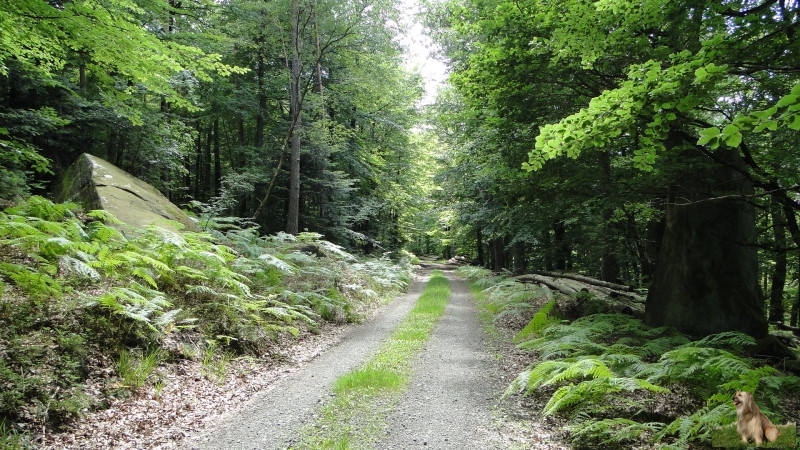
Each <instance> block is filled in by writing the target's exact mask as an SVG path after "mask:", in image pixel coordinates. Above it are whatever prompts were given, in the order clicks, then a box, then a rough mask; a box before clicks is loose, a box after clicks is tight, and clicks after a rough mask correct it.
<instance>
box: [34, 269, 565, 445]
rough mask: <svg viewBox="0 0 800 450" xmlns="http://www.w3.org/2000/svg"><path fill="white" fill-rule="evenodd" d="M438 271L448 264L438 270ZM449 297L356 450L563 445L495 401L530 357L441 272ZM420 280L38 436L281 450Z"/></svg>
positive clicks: (531, 418)
mask: <svg viewBox="0 0 800 450" xmlns="http://www.w3.org/2000/svg"><path fill="white" fill-rule="evenodd" d="M438 268H443V269H449V267H448V266H440V267H438ZM445 274H446V276H447V278H448V279H449V280H450V282H451V298H450V302H449V303H448V305H447V308H446V310H445V314H444V316H443V317H442V318H441V319H440V321H439V323H438V324H437V326H436V328H435V329H434V331H433V334H432V335H431V337H430V340H429V341H428V342H427V344H426V345H425V347H424V349H423V350H422V352H421V353H420V354H419V355H418V357H417V359H416V361H415V363H414V366H413V367H414V372H413V376H412V378H411V381H410V383H409V384H408V387H407V390H406V391H405V394H404V396H403V398H402V400H401V401H400V403H399V404H398V405H397V406H396V407H395V408H394V409H393V410H392V411H391V412H390V413H389V416H388V420H387V424H386V428H385V434H384V436H383V438H382V440H381V442H378V443H351V444H356V445H357V446H358V448H380V449H406V448H434V449H451V448H452V449H478V448H480V449H490V448H494V449H513V448H526V449H562V448H568V446H567V445H565V444H563V443H562V442H563V441H562V436H561V433H560V432H559V431H558V429H559V426H558V424H557V423H555V422H552V421H547V420H546V419H542V418H539V417H537V414H535V410H532V409H530V407H529V405H525V404H523V403H522V402H524V399H522V398H520V397H516V396H515V397H513V398H511V399H509V400H505V401H501V400H500V396H501V394H502V392H503V390H504V389H505V387H506V386H507V385H508V382H509V381H510V380H511V379H513V378H514V377H515V376H516V375H517V374H518V373H519V372H520V371H521V370H522V369H523V368H524V367H525V365H526V364H527V363H528V362H529V361H528V360H527V358H526V357H525V356H524V355H522V354H520V353H519V352H518V351H516V349H515V347H514V345H513V344H511V339H510V336H508V335H505V333H503V332H502V331H500V330H497V329H496V328H495V329H492V328H491V327H487V326H486V325H487V324H485V323H484V324H482V323H481V321H480V320H479V313H478V307H477V306H476V303H475V300H474V299H473V297H472V295H471V294H470V291H469V288H468V286H467V284H466V282H464V281H463V280H461V279H460V278H459V277H458V276H456V275H455V274H454V273H453V272H452V271H450V270H446V272H445ZM429 275H430V267H429V268H426V269H422V270H420V271H418V273H417V275H416V277H415V280H414V282H413V283H412V285H411V287H410V290H409V292H408V293H407V294H404V295H401V296H400V297H398V298H397V299H396V300H395V301H393V302H391V303H390V304H388V305H386V306H384V307H381V308H380V309H378V310H376V311H373V312H372V313H371V314H370V317H369V318H368V319H367V320H365V321H364V322H362V323H361V324H351V325H345V326H339V327H333V326H331V327H329V328H327V329H323V330H322V332H321V333H320V334H318V335H309V336H307V337H306V338H304V339H302V340H299V341H295V342H293V343H292V344H291V345H287V346H285V347H284V348H283V349H282V350H281V351H280V353H276V354H275V355H272V357H271V358H270V362H268V363H267V362H265V361H256V360H252V359H249V360H247V359H244V360H233V361H231V362H230V363H229V366H228V367H227V368H226V369H227V373H228V376H227V378H226V379H225V381H224V382H222V383H214V382H213V381H210V380H209V379H208V378H209V377H207V376H204V375H203V374H202V373H201V368H199V367H197V365H189V364H188V363H187V365H185V366H181V365H177V366H175V367H173V368H172V370H171V371H170V373H165V374H162V377H163V378H164V379H165V380H166V382H165V383H162V384H161V385H160V386H158V387H157V388H155V387H154V388H152V389H150V390H149V391H148V392H142V393H140V394H139V395H138V396H136V397H135V398H128V399H122V400H119V401H118V402H117V403H115V404H112V405H110V407H109V408H108V409H106V410H103V411H100V412H97V413H93V414H91V415H90V416H88V417H87V418H86V420H84V421H82V422H81V423H80V424H78V425H76V427H75V428H74V429H73V430H71V431H70V432H68V433H59V434H50V435H48V437H47V439H46V442H45V444H46V445H45V448H59V449H69V448H73V449H77V448H80V449H100V448H110V447H113V448H118V449H122V448H136V449H145V448H147V449H154V448H159V449H171V448H183V449H201V448H203V449H205V448H208V449H212V448H213V449H244V448H252V449H270V448H275V449H277V448H291V447H292V444H293V443H294V442H296V439H297V430H298V429H300V428H302V427H304V426H307V425H309V424H311V423H313V422H314V421H315V420H316V417H317V416H318V412H319V410H320V407H321V406H322V405H323V404H325V403H326V402H327V401H328V400H330V398H331V397H332V394H331V387H332V383H333V381H334V380H335V379H336V378H338V377H339V376H341V375H343V374H345V373H347V372H348V371H350V370H352V369H353V368H355V367H357V366H358V365H359V364H361V363H362V362H363V361H365V360H366V359H367V358H368V357H369V356H370V355H371V354H372V353H374V352H375V351H376V349H377V348H378V346H379V344H380V342H381V341H382V340H383V339H384V338H386V337H387V336H388V335H389V334H390V333H391V332H392V330H393V329H394V328H395V327H396V326H397V325H398V324H399V323H400V321H401V320H402V319H403V318H404V317H405V315H406V314H407V313H408V312H409V311H410V310H411V308H412V307H413V305H414V303H415V302H416V300H417V298H418V297H419V295H420V293H421V292H422V290H423V288H424V287H425V283H426V282H427V279H428V278H429Z"/></svg>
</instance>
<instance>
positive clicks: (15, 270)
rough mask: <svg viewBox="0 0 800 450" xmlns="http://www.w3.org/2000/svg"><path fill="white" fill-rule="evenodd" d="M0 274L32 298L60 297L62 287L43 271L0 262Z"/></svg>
mask: <svg viewBox="0 0 800 450" xmlns="http://www.w3.org/2000/svg"><path fill="white" fill-rule="evenodd" d="M0 274H1V275H5V276H6V277H8V278H9V279H10V280H12V281H14V284H16V285H17V287H18V288H20V289H21V290H22V291H23V292H25V293H26V294H27V295H28V296H30V297H31V298H32V299H34V300H48V299H60V298H61V297H63V296H64V288H63V286H62V285H61V283H59V282H58V280H56V279H54V278H53V277H51V276H50V275H48V274H47V273H44V272H38V271H35V270H33V269H31V268H29V267H25V266H21V265H18V264H11V263H0Z"/></svg>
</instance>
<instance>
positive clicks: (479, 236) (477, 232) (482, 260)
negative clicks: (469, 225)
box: [475, 228, 486, 267]
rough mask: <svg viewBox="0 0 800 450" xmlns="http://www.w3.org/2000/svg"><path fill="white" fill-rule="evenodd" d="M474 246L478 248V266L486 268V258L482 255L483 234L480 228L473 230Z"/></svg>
mask: <svg viewBox="0 0 800 450" xmlns="http://www.w3.org/2000/svg"><path fill="white" fill-rule="evenodd" d="M475 245H476V246H477V247H478V266H480V267H486V266H485V263H486V258H485V257H484V255H483V232H481V229H480V228H478V229H477V230H475Z"/></svg>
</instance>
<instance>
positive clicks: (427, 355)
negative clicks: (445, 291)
mask: <svg viewBox="0 0 800 450" xmlns="http://www.w3.org/2000/svg"><path fill="white" fill-rule="evenodd" d="M445 275H446V276H447V278H448V279H449V280H450V290H451V294H450V301H449V302H448V304H447V308H446V310H445V314H444V316H442V318H441V319H440V320H439V323H438V324H437V326H436V328H434V330H433V333H432V335H431V337H430V339H429V340H428V342H427V343H426V345H425V348H424V349H423V351H422V353H421V354H420V355H419V356H418V358H417V360H416V361H415V363H414V366H413V374H414V375H413V377H412V379H411V382H410V383H409V386H408V390H407V391H406V393H405V396H404V397H403V399H402V400H401V401H400V403H399V404H398V405H397V407H396V408H395V409H394V411H393V412H392V413H391V414H390V415H389V419H388V427H387V430H386V436H385V438H384V439H383V441H382V442H380V443H379V444H377V445H376V446H375V448H378V449H407V448H434V449H490V448H498V449H501V448H502V449H504V448H507V442H505V441H504V439H503V438H502V436H501V435H500V434H499V432H498V431H497V430H496V429H492V424H493V414H492V411H493V409H494V407H495V405H496V403H497V401H498V398H499V396H500V394H501V393H502V391H503V388H504V387H505V386H503V385H501V384H500V379H501V378H500V376H498V372H499V367H498V364H497V358H495V357H494V356H493V355H491V354H490V353H489V351H488V349H487V346H486V336H485V335H484V332H483V330H482V328H481V324H480V322H479V321H478V313H477V307H476V305H475V300H474V299H473V297H472V294H471V293H470V290H469V287H468V286H467V283H465V282H464V281H463V280H461V279H460V278H458V277H457V276H455V275H454V274H453V273H452V272H445Z"/></svg>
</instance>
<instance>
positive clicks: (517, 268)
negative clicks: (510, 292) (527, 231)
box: [512, 242, 528, 275]
mask: <svg viewBox="0 0 800 450" xmlns="http://www.w3.org/2000/svg"><path fill="white" fill-rule="evenodd" d="M512 249H513V251H514V274H515V275H522V274H523V273H525V270H526V269H527V268H528V267H527V264H526V261H525V243H523V242H515V243H514V247H513V248H512Z"/></svg>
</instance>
